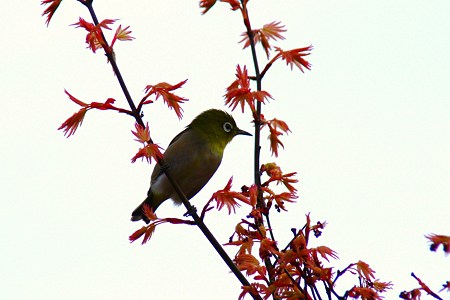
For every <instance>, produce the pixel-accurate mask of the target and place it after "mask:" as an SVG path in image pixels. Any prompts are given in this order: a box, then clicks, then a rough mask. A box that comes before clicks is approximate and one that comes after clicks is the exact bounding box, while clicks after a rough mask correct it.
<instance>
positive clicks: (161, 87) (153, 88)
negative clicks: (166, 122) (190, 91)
mask: <svg viewBox="0 0 450 300" xmlns="http://www.w3.org/2000/svg"><path fill="white" fill-rule="evenodd" d="M186 81H187V79H186V80H184V81H181V82H179V83H177V84H175V85H171V84H169V83H167V82H160V83H158V84H156V85H147V86H146V87H145V92H146V93H147V94H146V95H145V96H144V98H143V99H142V100H141V103H144V102H146V100H147V98H148V97H149V96H151V95H152V94H154V95H155V100H158V98H159V97H162V98H163V100H164V103H166V105H167V106H168V107H169V108H170V109H173V110H174V111H175V114H176V115H177V116H178V118H179V119H181V118H182V117H183V109H182V108H181V106H180V104H181V103H183V102H185V101H188V99H186V98H183V97H180V96H177V95H175V94H173V93H172V91H174V90H176V89H179V88H180V87H182V86H183V85H184V84H185V83H186Z"/></svg>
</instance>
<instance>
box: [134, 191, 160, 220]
mask: <svg viewBox="0 0 450 300" xmlns="http://www.w3.org/2000/svg"><path fill="white" fill-rule="evenodd" d="M144 205H147V206H148V207H149V208H151V209H152V210H153V211H155V210H156V208H157V207H158V206H155V205H154V203H153V195H152V193H151V192H150V193H148V195H147V198H146V199H145V200H144V202H142V203H141V204H140V205H139V206H138V207H137V208H136V209H135V210H134V211H133V212H132V213H131V221H133V222H136V221H140V220H143V221H144V222H145V223H147V224H148V223H150V220H149V219H148V217H147V216H146V215H145V214H144Z"/></svg>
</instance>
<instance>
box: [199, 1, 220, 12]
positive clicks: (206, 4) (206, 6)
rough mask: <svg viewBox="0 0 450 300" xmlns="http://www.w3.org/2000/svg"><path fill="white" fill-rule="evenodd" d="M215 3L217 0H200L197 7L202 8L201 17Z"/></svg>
mask: <svg viewBox="0 0 450 300" xmlns="http://www.w3.org/2000/svg"><path fill="white" fill-rule="evenodd" d="M216 2H217V0H200V2H199V6H200V8H203V11H202V15H204V14H206V13H207V12H208V10H210V9H211V7H213V5H214V4H216Z"/></svg>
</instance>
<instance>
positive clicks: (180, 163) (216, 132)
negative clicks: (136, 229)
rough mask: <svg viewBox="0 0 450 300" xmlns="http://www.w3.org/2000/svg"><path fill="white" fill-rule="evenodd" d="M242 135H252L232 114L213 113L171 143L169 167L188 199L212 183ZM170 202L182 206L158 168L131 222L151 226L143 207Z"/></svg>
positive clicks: (204, 115)
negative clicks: (227, 150)
mask: <svg viewBox="0 0 450 300" xmlns="http://www.w3.org/2000/svg"><path fill="white" fill-rule="evenodd" d="M240 134H242V135H251V134H250V133H248V132H246V131H244V130H241V129H239V128H238V127H237V126H236V122H235V121H234V119H233V117H232V116H231V115H229V114H228V113H226V112H224V111H222V110H218V109H210V110H207V111H204V112H202V113H201V114H199V115H198V116H197V117H196V118H195V119H194V120H193V121H192V122H191V124H189V125H188V126H187V127H186V129H185V130H183V131H182V132H180V133H179V134H178V135H177V136H175V138H174V139H173V140H172V141H171V142H170V144H169V147H167V150H166V151H165V152H164V156H163V158H164V163H165V167H167V168H168V170H169V172H170V175H171V176H172V177H173V179H174V180H175V181H176V182H177V183H178V185H179V186H180V188H181V190H182V191H183V193H184V195H185V196H186V198H187V199H191V198H192V197H194V196H195V195H196V194H197V193H198V192H199V191H200V190H201V189H202V188H203V187H204V186H205V185H206V183H207V182H208V181H209V180H210V179H211V177H212V176H213V175H214V173H215V172H216V170H217V168H218V167H219V165H220V163H221V161H222V156H223V151H224V150H225V147H226V145H227V144H228V143H229V142H230V141H231V140H232V139H233V138H234V137H235V136H236V135H240ZM169 198H170V199H172V200H173V201H174V202H175V203H176V204H178V205H179V204H181V203H182V201H181V200H180V198H179V197H178V195H177V193H176V192H175V190H174V189H173V187H172V184H171V183H170V182H169V180H168V179H167V177H166V175H165V174H164V172H163V170H161V166H160V165H159V164H157V165H156V166H155V168H154V169H153V173H152V176H151V182H150V189H149V191H148V193H147V199H145V200H144V202H142V204H141V205H139V206H138V207H137V208H136V209H135V210H134V211H133V213H132V214H131V220H132V221H139V220H144V221H145V222H146V223H149V219H148V218H147V217H146V216H145V215H144V212H143V205H144V204H147V205H148V206H149V207H150V208H152V209H153V211H156V209H157V208H158V207H159V205H161V203H163V202H164V201H166V200H167V199H169Z"/></svg>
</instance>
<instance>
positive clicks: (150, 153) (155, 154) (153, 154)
mask: <svg viewBox="0 0 450 300" xmlns="http://www.w3.org/2000/svg"><path fill="white" fill-rule="evenodd" d="M160 149H162V148H161V147H160V146H159V145H158V144H147V145H145V147H144V148H140V149H139V151H138V152H137V153H136V154H135V155H134V156H133V158H132V159H131V162H133V163H134V162H136V160H138V159H139V158H141V159H144V158H145V159H147V162H148V163H150V164H151V163H152V159H154V160H155V161H158V160H159V159H161V158H162V157H163V154H162V153H161V151H160Z"/></svg>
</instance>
